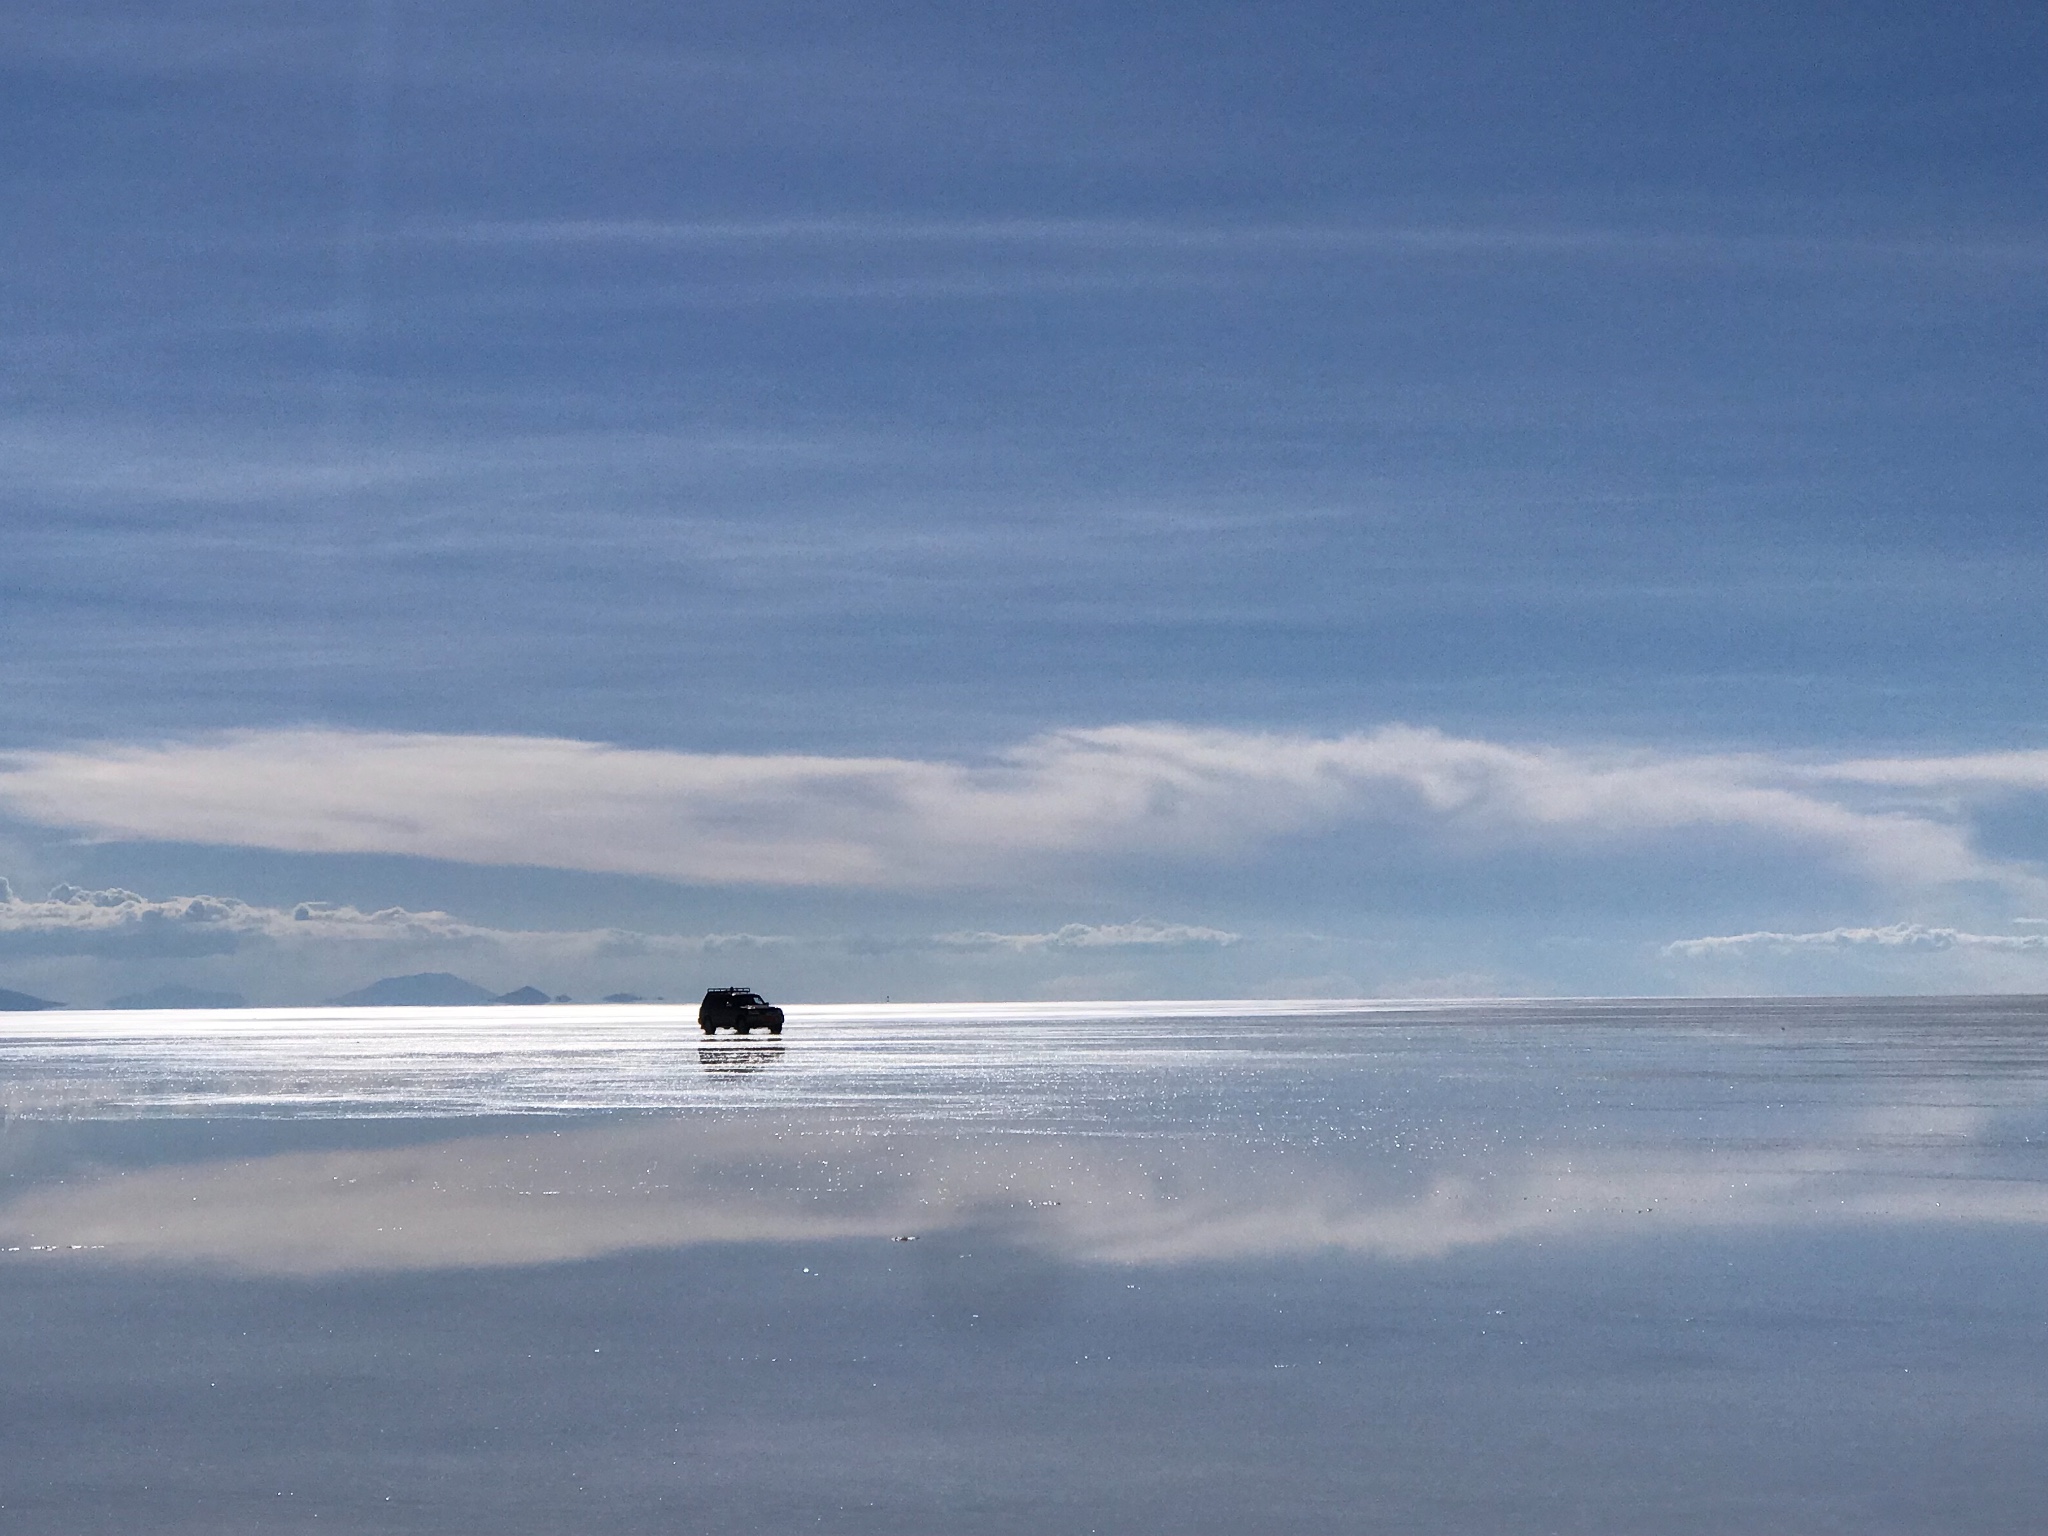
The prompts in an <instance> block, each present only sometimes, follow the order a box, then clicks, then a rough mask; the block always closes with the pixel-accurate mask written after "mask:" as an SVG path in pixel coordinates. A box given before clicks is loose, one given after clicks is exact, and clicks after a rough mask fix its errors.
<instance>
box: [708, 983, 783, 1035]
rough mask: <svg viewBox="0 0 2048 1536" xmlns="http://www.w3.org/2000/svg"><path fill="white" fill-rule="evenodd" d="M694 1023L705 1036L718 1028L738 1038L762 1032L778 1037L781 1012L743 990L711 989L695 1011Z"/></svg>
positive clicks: (713, 1032) (758, 995)
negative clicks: (728, 1031) (695, 1019)
mask: <svg viewBox="0 0 2048 1536" xmlns="http://www.w3.org/2000/svg"><path fill="white" fill-rule="evenodd" d="M697 1023H698V1024H699V1026H701V1027H702V1029H703V1031H704V1033H705V1034H707V1035H715V1034H717V1033H718V1032H719V1031H720V1030H721V1029H730V1030H732V1031H733V1032H734V1033H735V1034H741V1035H744V1034H747V1033H749V1032H751V1031H753V1030H756V1029H765V1030H767V1031H768V1033H769V1034H771V1035H779V1034H781V1033H782V1010H781V1009H780V1008H778V1007H776V1006H775V1005H774V1004H773V1003H771V1002H769V1001H768V1000H767V999H765V998H764V997H762V996H761V994H760V993H758V992H750V991H748V990H747V989H746V988H745V987H713V988H712V989H711V990H710V991H709V992H706V993H705V994H704V1001H703V1002H702V1003H701V1004H700V1005H699V1006H698V1008H697Z"/></svg>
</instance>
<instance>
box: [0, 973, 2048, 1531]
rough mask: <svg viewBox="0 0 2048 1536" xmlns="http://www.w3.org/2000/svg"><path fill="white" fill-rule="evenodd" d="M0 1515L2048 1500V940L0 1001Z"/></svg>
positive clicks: (2028, 1521) (868, 1518)
mask: <svg viewBox="0 0 2048 1536" xmlns="http://www.w3.org/2000/svg"><path fill="white" fill-rule="evenodd" d="M0 1112H4V1116H5V1118H4V1120H0V1173H4V1175H5V1180H4V1185H0V1190H4V1193H0V1295H4V1302H5V1316H6V1318H7V1325H6V1329H5V1332H4V1335H0V1337H4V1339H5V1345H4V1348H5V1355H4V1358H0V1517H4V1524H5V1526H6V1528H7V1529H9V1530H22V1531H36V1532H40V1531H52V1532H56V1531H63V1532H81V1531H97V1530H114V1529H122V1530H134V1529H149V1530H208V1531H222V1530H226V1531H233V1530H258V1529H261V1530H266V1531H274V1530H282V1529H290V1530H299V1529H305V1530H319V1531H331V1530H344V1531H346V1530H364V1531H486V1530H488V1531H609V1530H619V1531H641V1530H650V1529H653V1530H677V1531H708V1532H726V1531H734V1532H737V1531H787V1530H795V1529H806V1530H824V1531H878V1532H879V1531H891V1532H924V1531H929V1532H933V1533H939V1532H978V1531H1026V1530H1029V1531H1034V1532H1036V1531H1048V1530H1050V1531H1065V1530H1076V1531H1081V1530H1091V1529H1094V1530H1103V1531H1155V1530H1156V1531H1176V1532H1179V1531H1195V1532H1205V1531H1215V1532H1246V1531H1302V1532H1310V1531H1314V1532H1324V1531H1333V1530H1344V1531H1414V1530H1433V1531H1474V1532H1479V1531H1487V1532H1493V1531H1502V1532H1521V1531H1531V1532H1535V1531H1544V1532H1552V1531H1585V1532H1606V1531H1617V1532H1618V1531H1680V1532H1687V1531H1715V1532H1722V1531H1725V1532H1737V1531H1741V1532H1754V1531H1760V1530H1769V1531H1777V1532H1796V1531H1843V1532H1849V1531H1854V1532H1884V1531H1899V1532H1906V1531H1914V1532H1917V1531H2012V1532H2020V1531H2027V1532H2034V1531H2038V1530H2041V1529H2044V1528H2048V1471H2044V1467H2048V1457H2044V1455H2043V1451H2044V1448H2048V1371H2044V1369H2043V1366H2044V1363H2048V1000H2043V999H2038V998H2034V999H2028V998H1999V999H1938V1000H1930V999H1912V1000H1875V1001H1870V1000H1856V1001H1843V1000H1823V1001H1814V1000H1805V1001H1770V1002H1677V1003H1673V1002H1653V1003H1640V1002H1638V1003H1613V1002H1600V1003H1504V1004H1484V1005H1479V1004H1466V1005H1456V1004H1402V1005H1381V1006H1374V1007H1360V1006H1358V1005H1346V1006H1338V1005H1331V1004H1202V1005H1196V1004H1172V1005H1143V1006H1137V1005H1092V1006H1090V1005H1072V1006H1067V1005H1062V1006H1058V1007H1051V1006H1038V1007H1012V1008H965V1009H963V1008H953V1009H942V1008H895V1009H883V1008H844V1009H822V1008H811V1009H804V1008H793V1009H791V1010H790V1024H789V1028H788V1032H787V1033H786V1034H785V1035H783V1036H782V1037H781V1038H780V1039H774V1040H770V1039H766V1038H748V1039H737V1038H735V1037H732V1036H729V1035H721V1036H719V1037H717V1038H716V1039H715V1040H711V1039H706V1038H705V1037H703V1036H701V1035H700V1034H699V1033H698V1032H697V1030H696V1028H695V1026H694V1023H693V1021H692V1019H691V1017H690V1016H689V1014H688V1013H686V1012H684V1011H680V1010H673V1009H661V1008H649V1007H612V1008H587V1009H586V1008H569V1007H564V1008H544V1009H489V1008H486V1009H450V1010H432V1009H391V1010H347V1011H335V1012H319V1011H294V1012H271V1011H261V1010H248V1011H242V1012H236V1013H191V1014H156V1015H149V1014H133V1013H128V1014H119V1015H115V1014H97V1015H96V1014H54V1015H53V1014H41V1015H15V1016H9V1017H6V1018H4V1019H0Z"/></svg>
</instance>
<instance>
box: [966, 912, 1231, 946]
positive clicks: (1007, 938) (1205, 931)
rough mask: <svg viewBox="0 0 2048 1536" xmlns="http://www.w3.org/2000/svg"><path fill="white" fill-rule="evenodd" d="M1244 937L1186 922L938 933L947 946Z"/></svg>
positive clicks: (1226, 942)
mask: <svg viewBox="0 0 2048 1536" xmlns="http://www.w3.org/2000/svg"><path fill="white" fill-rule="evenodd" d="M1243 937H1244V936H1243V935H1242V934H1237V933H1227V932H1225V931H1224V930H1223V929H1221V928H1200V927H1195V926H1192V925H1190V924H1187V923H1155V922H1151V921H1148V920H1142V919H1141V920H1140V921H1138V922H1134V923H1068V924H1066V925H1065V926H1063V927H1060V928H1056V929H1054V930H1053V931H1052V932H1050V933H942V934H940V935H938V937H937V939H936V940H935V942H936V943H938V944H940V945H943V946H944V947H946V948H948V949H1008V950H1015V951H1017V952H1018V953H1020V954H1023V953H1029V952H1030V951H1033V950H1048V949H1223V948H1227V947H1228V946H1230V945H1232V944H1235V943H1237V942H1238V941H1239V940H1240V939H1242V938H1243Z"/></svg>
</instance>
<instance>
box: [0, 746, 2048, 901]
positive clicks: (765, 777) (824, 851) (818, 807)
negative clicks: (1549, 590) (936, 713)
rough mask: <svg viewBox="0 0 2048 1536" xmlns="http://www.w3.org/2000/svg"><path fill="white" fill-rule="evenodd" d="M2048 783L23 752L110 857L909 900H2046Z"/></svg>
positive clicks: (1471, 757) (1747, 763) (1661, 773)
mask: <svg viewBox="0 0 2048 1536" xmlns="http://www.w3.org/2000/svg"><path fill="white" fill-rule="evenodd" d="M1908 770H1910V771H1911V772H1912V773H1917V774H1919V775H1920V776H1921V777H1920V779H1919V780H1917V781H1915V780H1911V779H1910V777H1909V773H1908ZM2044 772H2048V753H2026V752H2021V753H2008V754H2003V755H2001V756H1998V757H1977V758H1928V759H1919V760H1902V761H1901V762H1896V763H1888V764H1886V765H1884V766H1883V767H1882V769H1880V768H1878V767H1873V766H1871V765H1869V764H1864V763H1848V764H1841V765H1829V764H1825V763H1819V764H1816V763H1811V762H1803V761H1791V760H1784V759H1779V758H1774V757H1771V756H1768V755H1764V754H1746V755H1732V754H1731V755H1678V754H1669V753H1657V752H1651V751H1601V750H1595V749H1587V748H1577V747H1560V746H1531V745H1521V744H1510V743H1503V742H1494V741H1486V740H1480V739H1473V738H1461V737H1454V736H1449V735H1445V734H1443V733H1441V732H1438V731H1434V730H1426V729H1418V728H1415V727H1410V726H1402V725H1392V726H1386V727H1383V728H1380V729H1378V730H1373V731H1366V732H1358V733H1353V734H1350V735H1344V736H1333V737H1316V736H1306V735H1297V734H1279V733H1258V732H1246V731H1231V730H1215V729H1196V728H1191V727H1185V726H1178V725H1165V724H1163V725H1120V726H1108V727H1101V728H1093V729H1078V730H1063V731H1053V732H1049V733H1047V734H1045V735H1042V736H1038V737H1035V738H1032V739H1031V740H1028V741H1026V742H1023V743H1021V744H1019V745H1016V746H1013V747H1011V748H1008V749H1007V750H1004V751H1001V752H998V753H995V754H993V755H991V756H990V757H988V758H986V759H984V760H981V761H978V762H959V761H945V760H934V759H915V758H902V757H827V756H817V755H802V754H774V755H766V754H763V755H749V754H729V753H695V752H680V751H665V750H647V749H625V748H619V747H612V746H606V745H604V744H601V743H595V742H588V741H575V740H565V739H559V738H548V737H522V736H449V735H428V734H396V733H388V732H386V733H367V732H364V733H356V732H345V731H332V730H271V731H241V732H233V733H228V734H224V735H218V736H213V737H209V738H205V739H201V740H194V741H172V742H154V743H111V744H107V745H101V746H89V747H83V748H75V749H70V750H62V751H42V752H25V753H16V754H12V755H11V756H10V757H8V758H7V759H6V760H5V761H4V765H0V809H4V810H5V811H6V812H7V813H9V814H11V815H13V816H15V817H17V818H20V819H21V820H23V821H26V822H30V823H33V824H37V825H42V826H48V827H54V828H65V829H70V830H74V831H77V832H80V833H83V834H85V835H87V836H89V837H93V838H97V839H105V840H116V839H121V840H127V839H134V840H145V841H148V840H155V841H179V842H189V843H201V844H214V845H233V846H242V847H256V848H268V849H278V850H286V851H292V852H303V853H392V854H403V855H409V856H414V857H422V858H433V859H445V860H454V861H459V862H465V863H473V864H499V865H536V866H544V867H552V868H562V869H577V870H593V871H607V872H615V873H626V874H638V875H652V876H657V877H661V878H666V879H671V880H677V881H683V882H697V883H704V884H711V885H764V886H810V887H828V888H831V887H836V888H870V889H900V890H914V889H943V888H949V887H966V886H991V885H997V884H1001V883H1004V882H1007V881H1010V880H1014V879H1016V878H1019V877H1020V876H1023V875H1027V874H1029V873H1031V872H1033V871H1035V870H1038V871H1042V870H1045V869H1047V868H1050V867H1052V866H1053V865H1054V864H1055V863H1056V864H1057V865H1059V867H1062V868H1073V867H1077V866H1083V865H1087V866H1095V867H1101V866H1103V865H1105V864H1110V863H1115V862H1119V861H1121V862H1124V863H1132V862H1141V863H1142V862H1145V861H1153V862H1158V861H1162V860H1163V861H1171V862H1182V863H1185V862H1189V861H1196V862H1206V863H1210V864H1215V863H1218V862H1225V863H1227V862H1230V861H1241V860H1246V859H1250V858H1253V857H1255V856H1257V855H1259V854H1260V853H1261V852H1262V851H1264V850H1267V849H1269V848H1270V847H1272V846H1273V845H1275V844H1278V843H1281V842H1283V841H1285V840H1287V839H1291V838H1297V837H1300V836H1302V835H1304V834H1314V833H1323V832H1331V831H1337V830H1345V829H1350V830H1359V831H1364V832H1367V833H1370V832H1372V831H1373V830H1374V829H1378V830H1379V831H1381V832H1383V833H1387V834H1390V835H1398V836H1404V837H1409V838H1420V839H1422V840H1424V841H1425V842H1426V843H1427V844H1429V845H1430V846H1432V847H1434V848H1436V849H1437V850H1438V851H1439V853H1440V854H1441V855H1442V856H1444V857H1455V858H1467V859H1469V858H1474V857H1484V856H1487V855H1489V854H1492V853H1498V852H1501V851H1510V850H1512V851H1524V852H1526V851H1535V852H1538V853H1543V852H1548V853H1551V854H1559V855H1570V854H1574V853H1586V852H1611V851H1615V850H1626V849H1629V848H1637V849H1641V848H1645V847H1648V846H1651V845H1654V844H1655V843H1656V842H1657V841H1658V840H1659V839H1669V838H1671V837H1674V836H1682V835H1695V836H1696V835H1701V834H1705V835H1707V836H1709V837H1710V838H1718V839H1723V840H1725V839H1728V838H1741V839H1746V840H1749V841H1750V842H1753V843H1755V844H1758V845H1764V846H1771V847H1776V848H1778V849H1781V850H1788V851H1791V852H1793V853H1796V854H1798V855H1800V856H1804V857H1808V858H1811V859H1813V860H1815V861H1817V862H1819V863H1825V864H1827V865H1830V866H1832V867H1834V868H1836V869H1839V870H1846V871H1849V872H1851V873H1854V874H1856V875H1859V876H1861V877H1863V878H1866V879H1869V880H1873V881H1876V882H1879V883H1882V884H1886V885H1892V886H1903V887H1925V886H1935V885H1941V884H1946V883H1951V882H1989V883H1991V884H1994V885H1997V886H2002V887H2005V888H2007V889H2009V890H2012V891H2015V892H2022V893H2025V894H2027V895H2030V896H2032V895H2039V894H2042V893H2043V892H2048V883H2044V881H2043V880H2042V877H2041V874H2040V872H2039V871H2038V870H2036V869H2034V868H2033V867H2031V866H2030V865H2028V864H2026V863H2025V862H2023V861H2019V860H2014V859H2001V858H1998V857H1996V856H1994V855H1992V854H1989V853H1987V852H1985V851H1983V850H1982V849H1981V848H1980V847H1979V846H1978V843H1977V839H1976V836H1975V828H1974V824H1973V822H1972V819H1971V813H1970V796H1971V795H1972V794H1983V793H2010V792H2025V791H2030V790H2032V789H2033V788H2034V787H2035V786H2036V785H2037V783H2038V782H2040V780H2041V777H2042V775H2043V774H2044Z"/></svg>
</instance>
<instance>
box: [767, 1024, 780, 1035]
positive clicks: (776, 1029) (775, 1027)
mask: <svg viewBox="0 0 2048 1536" xmlns="http://www.w3.org/2000/svg"><path fill="white" fill-rule="evenodd" d="M768 1033H769V1034H771V1035H779V1034H781V1033H782V1026H781V1025H780V1024H770V1025H769V1026H768Z"/></svg>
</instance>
